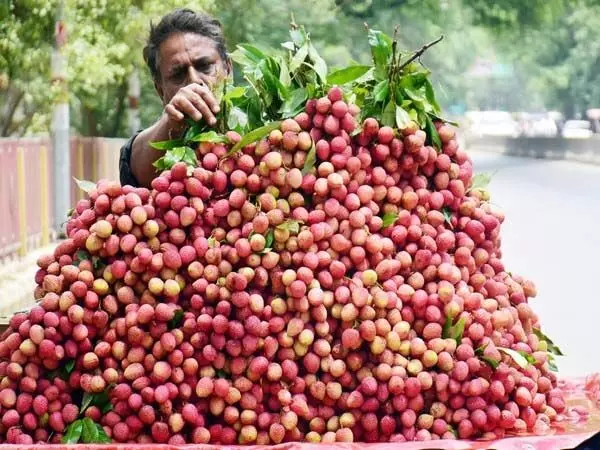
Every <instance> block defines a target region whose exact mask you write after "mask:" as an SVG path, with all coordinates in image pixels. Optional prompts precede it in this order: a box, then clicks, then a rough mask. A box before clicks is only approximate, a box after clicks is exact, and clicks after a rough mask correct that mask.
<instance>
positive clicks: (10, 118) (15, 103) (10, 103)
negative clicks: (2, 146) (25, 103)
mask: <svg viewBox="0 0 600 450" xmlns="http://www.w3.org/2000/svg"><path fill="white" fill-rule="evenodd" d="M24 95H25V92H23V91H21V90H19V89H15V88H13V86H12V85H11V84H9V85H8V88H7V89H6V90H5V92H4V93H2V94H0V99H2V103H3V104H4V106H3V108H2V113H1V115H0V136H10V134H11V132H13V131H14V129H15V123H14V116H15V113H16V111H17V108H18V107H19V104H20V103H21V100H23V96H24Z"/></svg>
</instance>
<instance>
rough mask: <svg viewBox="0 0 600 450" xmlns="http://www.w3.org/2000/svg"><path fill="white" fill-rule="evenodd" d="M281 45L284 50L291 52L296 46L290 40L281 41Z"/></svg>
mask: <svg viewBox="0 0 600 450" xmlns="http://www.w3.org/2000/svg"><path fill="white" fill-rule="evenodd" d="M281 46H282V47H283V48H285V49H286V50H289V51H291V52H293V51H294V49H295V48H296V47H295V46H294V43H293V42H292V41H285V42H282V43H281Z"/></svg>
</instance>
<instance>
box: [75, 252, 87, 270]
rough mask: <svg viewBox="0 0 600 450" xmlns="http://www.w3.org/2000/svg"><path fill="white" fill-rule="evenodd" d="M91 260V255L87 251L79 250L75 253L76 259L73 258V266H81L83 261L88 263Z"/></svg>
mask: <svg viewBox="0 0 600 450" xmlns="http://www.w3.org/2000/svg"><path fill="white" fill-rule="evenodd" d="M88 259H90V254H89V253H88V252H86V251H85V250H77V251H76V252H75V257H74V258H73V265H75V266H76V265H79V264H80V263H81V261H87V260H88Z"/></svg>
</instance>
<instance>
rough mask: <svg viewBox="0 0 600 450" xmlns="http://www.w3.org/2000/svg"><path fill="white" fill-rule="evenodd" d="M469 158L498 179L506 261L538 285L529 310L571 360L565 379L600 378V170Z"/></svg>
mask: <svg viewBox="0 0 600 450" xmlns="http://www.w3.org/2000/svg"><path fill="white" fill-rule="evenodd" d="M471 157H472V159H473V161H474V168H475V172H476V173H477V172H493V171H498V172H497V173H496V174H495V175H494V177H493V179H492V182H491V184H490V191H491V195H492V198H491V200H492V202H494V203H495V204H497V205H499V206H500V207H501V208H502V209H503V210H504V212H505V214H506V220H505V222H504V224H503V227H502V250H503V260H504V262H505V265H506V268H507V270H509V271H511V272H514V273H519V274H521V275H523V276H525V277H527V278H529V279H531V280H532V281H534V282H535V284H536V285H537V288H538V296H537V297H536V298H535V299H533V300H532V301H531V305H532V307H533V308H534V310H535V311H536V312H537V313H538V314H539V316H540V318H541V323H542V330H543V331H544V332H545V334H546V335H547V336H549V337H550V338H552V340H553V341H554V342H555V344H557V345H559V346H560V348H561V350H562V351H563V353H565V355H566V356H564V357H559V358H558V367H559V371H560V372H559V373H560V374H561V375H565V376H576V375H585V374H588V373H591V372H598V371H600V351H599V349H600V342H599V338H600V289H599V288H600V166H593V165H584V164H579V163H571V162H566V161H548V160H536V159H526V158H517V157H510V156H505V155H500V154H493V153H471ZM596 283H598V284H596Z"/></svg>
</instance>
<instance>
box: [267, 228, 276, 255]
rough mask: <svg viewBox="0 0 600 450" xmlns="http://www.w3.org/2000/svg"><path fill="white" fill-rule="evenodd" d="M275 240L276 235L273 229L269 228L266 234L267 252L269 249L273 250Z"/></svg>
mask: <svg viewBox="0 0 600 450" xmlns="http://www.w3.org/2000/svg"><path fill="white" fill-rule="evenodd" d="M274 238H275V234H274V232H273V229H272V228H269V229H268V230H267V233H266V234H265V250H266V249H267V248H271V247H272V245H273V239H274Z"/></svg>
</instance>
